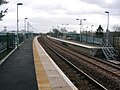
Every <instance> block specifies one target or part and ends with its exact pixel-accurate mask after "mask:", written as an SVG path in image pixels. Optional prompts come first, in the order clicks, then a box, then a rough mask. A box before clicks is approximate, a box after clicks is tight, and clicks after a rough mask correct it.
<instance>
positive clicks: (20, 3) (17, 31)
mask: <svg viewBox="0 0 120 90" xmlns="http://www.w3.org/2000/svg"><path fill="white" fill-rule="evenodd" d="M19 5H23V3H17V48H19V37H18V32H19V27H18V22H19V19H18V6H19Z"/></svg>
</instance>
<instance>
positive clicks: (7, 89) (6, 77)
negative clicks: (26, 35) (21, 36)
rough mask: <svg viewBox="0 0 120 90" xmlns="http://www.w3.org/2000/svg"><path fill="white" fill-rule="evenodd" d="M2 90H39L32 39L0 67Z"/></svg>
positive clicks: (0, 86) (0, 88) (0, 89)
mask: <svg viewBox="0 0 120 90" xmlns="http://www.w3.org/2000/svg"><path fill="white" fill-rule="evenodd" d="M0 90H38V86H37V80H36V74H35V68H34V60H33V53H32V39H29V40H28V41H26V42H25V43H23V44H22V45H21V46H20V47H19V49H17V50H16V51H15V52H14V53H13V54H12V55H11V56H10V57H9V58H8V59H7V60H6V61H5V62H4V63H3V64H2V65H0Z"/></svg>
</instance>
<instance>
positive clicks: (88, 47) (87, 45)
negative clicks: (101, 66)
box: [47, 36, 111, 49]
mask: <svg viewBox="0 0 120 90" xmlns="http://www.w3.org/2000/svg"><path fill="white" fill-rule="evenodd" d="M47 37H48V38H51V39H55V40H58V41H61V42H66V43H69V44H72V45H76V46H80V47H84V48H87V49H102V48H106V47H101V46H96V45H89V44H83V43H77V42H73V41H69V40H63V39H59V38H54V37H50V36H47ZM107 48H111V47H107Z"/></svg>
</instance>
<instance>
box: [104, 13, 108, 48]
mask: <svg viewBox="0 0 120 90" xmlns="http://www.w3.org/2000/svg"><path fill="white" fill-rule="evenodd" d="M105 13H107V17H108V20H107V29H106V46H108V36H109V12H108V11H105Z"/></svg>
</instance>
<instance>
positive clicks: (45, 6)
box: [0, 0, 120, 32]
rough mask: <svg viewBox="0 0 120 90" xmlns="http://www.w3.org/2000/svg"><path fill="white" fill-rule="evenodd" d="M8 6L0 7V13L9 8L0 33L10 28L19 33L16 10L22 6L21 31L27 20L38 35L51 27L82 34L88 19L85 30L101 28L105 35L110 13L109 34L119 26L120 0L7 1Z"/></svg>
mask: <svg viewBox="0 0 120 90" xmlns="http://www.w3.org/2000/svg"><path fill="white" fill-rule="evenodd" d="M8 1H9V3H8V4H7V5H2V6H0V10H2V9H6V8H8V13H7V14H6V16H5V17H4V18H3V21H0V31H1V30H3V29H4V26H7V30H16V17H17V15H16V9H17V3H23V5H22V6H19V29H20V30H21V29H24V18H26V17H27V18H29V19H28V20H27V21H29V22H30V24H31V25H32V26H33V27H34V28H36V30H34V31H35V32H48V31H50V29H52V26H54V27H57V26H59V28H63V27H64V25H62V24H69V25H67V26H66V27H67V30H68V31H73V30H76V31H77V32H79V21H77V20H76V19H77V18H79V19H86V21H85V22H84V23H83V24H84V28H86V27H87V26H88V29H87V30H90V29H91V25H94V27H93V30H96V28H97V27H98V26H99V25H102V27H103V28H104V31H105V30H106V26H107V14H106V13H105V11H109V12H110V27H109V28H110V31H112V27H113V25H115V24H120V22H119V21H120V5H119V4H120V0H8Z"/></svg>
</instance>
